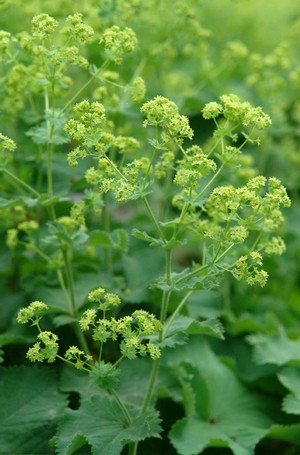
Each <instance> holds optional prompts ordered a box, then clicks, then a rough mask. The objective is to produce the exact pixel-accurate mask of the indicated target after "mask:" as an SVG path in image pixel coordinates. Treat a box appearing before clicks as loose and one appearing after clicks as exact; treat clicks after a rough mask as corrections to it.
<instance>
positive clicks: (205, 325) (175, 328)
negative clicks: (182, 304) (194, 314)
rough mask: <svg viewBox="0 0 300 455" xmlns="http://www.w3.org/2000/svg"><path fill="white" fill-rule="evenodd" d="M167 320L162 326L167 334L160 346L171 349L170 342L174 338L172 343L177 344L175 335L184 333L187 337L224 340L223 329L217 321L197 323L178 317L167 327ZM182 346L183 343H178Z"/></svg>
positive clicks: (188, 318) (184, 317) (171, 344)
mask: <svg viewBox="0 0 300 455" xmlns="http://www.w3.org/2000/svg"><path fill="white" fill-rule="evenodd" d="M169 321H170V319H168V320H167V321H166V323H165V325H164V327H165V330H167V333H166V334H165V338H164V340H163V342H162V346H169V347H172V346H173V343H172V340H173V338H174V343H175V344H178V343H177V335H178V334H181V333H184V334H187V335H196V334H199V335H200V334H201V335H209V336H213V337H216V338H220V339H224V336H223V332H224V328H223V326H222V324H221V323H220V321H219V320H218V319H208V320H206V321H197V320H196V319H193V318H190V317H187V316H182V315H179V316H177V317H176V318H175V319H174V321H173V322H172V324H171V326H170V327H169ZM180 344H183V343H180Z"/></svg>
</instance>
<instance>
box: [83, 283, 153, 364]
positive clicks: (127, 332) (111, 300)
mask: <svg viewBox="0 0 300 455" xmlns="http://www.w3.org/2000/svg"><path fill="white" fill-rule="evenodd" d="M88 299H89V301H90V302H94V303H98V308H99V309H101V310H102V311H103V312H104V314H105V312H106V311H107V310H109V309H111V308H112V307H114V306H117V305H119V304H120V303H121V302H120V299H119V297H118V296H117V295H115V294H111V293H106V292H105V290H104V289H103V288H97V289H95V290H94V291H92V292H90V294H89V296H88ZM79 325H80V328H81V329H82V330H83V331H85V330H90V329H91V330H92V332H93V340H94V341H100V342H101V343H105V342H106V341H107V340H108V339H111V340H114V341H115V340H117V339H119V338H121V342H120V350H121V353H122V355H123V356H124V357H127V358H129V359H133V358H135V357H136V356H137V355H141V356H146V355H147V354H149V355H150V357H151V358H152V359H156V358H158V357H159V356H160V349H159V347H158V346H156V345H155V344H153V343H151V342H145V339H147V338H148V337H149V336H150V335H153V334H155V333H157V332H158V331H160V330H161V328H162V326H161V323H160V321H159V320H157V319H156V318H155V316H154V315H153V314H150V313H148V312H147V311H144V310H136V311H134V312H133V313H132V315H131V316H124V317H122V318H120V319H115V318H111V319H106V318H105V317H103V318H99V319H97V310H95V309H89V310H86V311H85V312H84V313H83V316H82V318H81V319H80V321H79Z"/></svg>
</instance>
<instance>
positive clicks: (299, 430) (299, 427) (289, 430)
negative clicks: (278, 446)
mask: <svg viewBox="0 0 300 455" xmlns="http://www.w3.org/2000/svg"><path fill="white" fill-rule="evenodd" d="M266 437H268V438H271V439H278V440H279V441H286V442H289V443H290V444H295V445H296V446H298V447H299V446H300V423H297V424H294V425H272V426H271V428H270V430H269V432H268V433H267V434H266Z"/></svg>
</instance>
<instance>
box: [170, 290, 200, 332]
mask: <svg viewBox="0 0 300 455" xmlns="http://www.w3.org/2000/svg"><path fill="white" fill-rule="evenodd" d="M192 293H193V291H189V292H187V294H186V295H185V296H184V297H183V299H182V300H181V302H180V303H179V304H178V306H177V308H176V310H175V311H174V312H173V314H172V316H171V317H170V319H169V321H168V324H167V326H166V329H165V331H164V334H163V340H164V339H165V338H166V337H167V335H168V332H169V330H170V327H171V325H172V323H173V321H174V319H175V318H176V316H177V314H178V313H179V311H180V310H181V308H182V307H183V306H184V304H185V302H186V301H187V299H188V298H189V296H190V295H191V294H192Z"/></svg>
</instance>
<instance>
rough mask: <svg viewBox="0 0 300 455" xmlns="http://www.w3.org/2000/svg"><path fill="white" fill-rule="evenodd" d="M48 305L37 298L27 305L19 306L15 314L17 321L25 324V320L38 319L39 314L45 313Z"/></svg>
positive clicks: (33, 320)
mask: <svg viewBox="0 0 300 455" xmlns="http://www.w3.org/2000/svg"><path fill="white" fill-rule="evenodd" d="M47 310H48V306H47V305H46V304H45V303H44V302H41V301H39V300H35V301H34V302H32V303H31V304H30V305H29V306H28V307H25V308H21V309H20V310H19V312H18V315H17V322H18V323H19V324H26V323H27V322H30V321H32V322H35V321H39V320H40V318H41V316H42V315H43V314H45V313H46V311H47Z"/></svg>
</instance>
